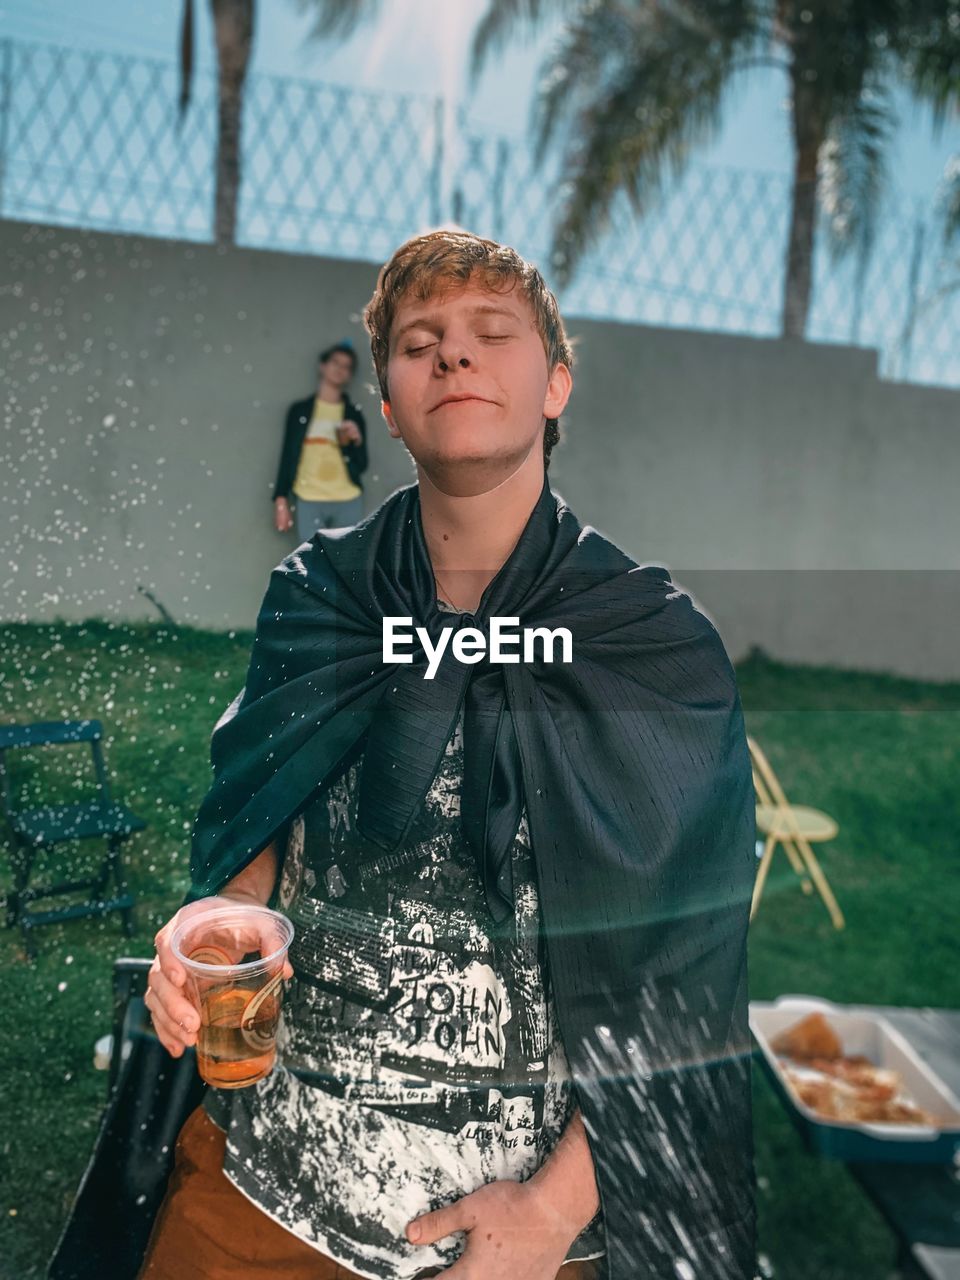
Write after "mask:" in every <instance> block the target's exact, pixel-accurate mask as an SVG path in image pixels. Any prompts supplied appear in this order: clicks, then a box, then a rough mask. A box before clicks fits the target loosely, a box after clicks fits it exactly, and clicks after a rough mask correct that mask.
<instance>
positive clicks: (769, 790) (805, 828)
mask: <svg viewBox="0 0 960 1280" xmlns="http://www.w3.org/2000/svg"><path fill="white" fill-rule="evenodd" d="M747 745H748V746H749V748H750V761H751V764H752V766H753V786H754V790H755V791H756V793H757V801H758V804H757V828H758V829H759V830H760V831H762V832H763V834H764V836H765V837H766V839H765V841H764V845H763V856H762V857H761V859H760V870H759V871H758V872H757V880H756V884H755V885H754V888H753V903H752V905H751V907H750V919H751V920H752V919H753V917H754V916H755V915H756V914H757V908H758V907H759V905H760V895H761V894H762V893H763V886H764V884H765V883H766V880H767V874H768V872H769V870H770V863H771V861H772V859H773V851H774V849H775V848H776V847H777V845H778V844H780V845H783V850H784V853H786V855H787V857H788V858H789V860H790V865H791V866H792V867H793V869H794V871H795V872H796V873H797V875H798V876H799V877H800V880H801V883H802V885H803V889H804V892H806V893H810V891H811V890H810V881H811V880H812V881H813V883H814V884H815V885H816V887H817V892H818V893H819V894H820V897H821V898H822V899H823V902H824V905H825V906H826V908H827V910H828V911H829V912H830V919H831V920H832V921H833V926H834V928H835V929H842V928H843V926H844V923H845V922H844V919H843V912H842V911H841V910H840V907H839V905H838V903H837V900H836V898H835V897H834V896H833V890H832V889H831V888H830V885H829V884H828V883H827V877H826V876H825V875H824V874H823V870H822V869H821V867H820V863H819V862H818V861H817V859H816V857H815V856H814V852H813V850H812V849H811V848H810V845H811V843H817V842H820V841H823V840H832V839H833V837H834V836H835V835H836V834H837V831H838V830H839V827H838V826H837V824H836V822H834V820H833V818H831V817H830V815H829V814H828V813H822V812H821V811H820V810H819V809H810V808H808V807H807V806H806V805H801V804H790V802H789V801H788V800H787V797H786V795H785V794H784V791H783V787H781V785H780V783H779V781H778V779H777V775H776V774H775V773H774V771H773V769H772V768H771V767H770V762H769V760H767V757H766V756H765V755H764V754H763V752H762V751H761V750H760V748H759V746H758V745H757V743H756V742H755V741H754V740H753V738H747ZM807 876H809V877H810V879H809V880H808V879H807Z"/></svg>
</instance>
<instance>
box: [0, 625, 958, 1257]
mask: <svg viewBox="0 0 960 1280" xmlns="http://www.w3.org/2000/svg"><path fill="white" fill-rule="evenodd" d="M250 641H251V636H250V635H249V634H240V633H236V634H235V633H230V634H213V633H208V632H201V631H195V630H191V629H189V628H165V629H160V628H154V627H147V626H137V627H134V626H129V625H112V624H108V623H102V622H96V623H87V624H83V625H66V624H57V625H52V626H42V627H40V626H9V627H5V628H0V672H2V683H0V721H11V720H16V721H30V720H42V719H51V720H55V719H82V718H85V717H96V718H99V719H100V720H102V721H103V724H104V729H105V748H106V755H107V763H108V767H109V769H110V772H111V775H112V778H113V786H114V788H115V791H116V794H117V796H118V798H119V799H122V800H123V801H125V802H126V803H127V804H128V805H129V806H130V807H131V808H132V809H134V810H135V811H136V812H137V813H138V814H140V815H141V816H142V817H143V818H145V819H146V820H147V822H148V824H149V825H148V828H147V830H146V831H145V832H143V833H141V834H139V835H137V836H136V837H134V838H133V839H132V840H131V842H130V843H129V845H128V846H127V848H128V853H127V859H126V861H127V868H128V876H129V881H130V886H131V888H132V889H133V892H134V894H135V896H136V899H137V904H138V905H137V933H136V936H135V937H134V938H131V939H126V938H124V936H123V934H122V933H121V930H120V921H119V917H118V916H113V917H108V918H106V919H101V920H82V921H74V922H72V923H70V924H67V925H58V926H51V927H49V928H47V929H43V930H41V931H39V932H38V934H37V935H36V938H37V950H38V955H37V958H36V960H35V961H33V962H29V961H28V960H27V958H26V956H25V954H24V952H23V950H22V947H21V944H20V938H19V935H18V934H15V933H14V932H13V931H12V930H6V931H5V932H4V933H2V934H0V949H2V950H0V961H2V970H3V974H4V981H5V990H4V1002H3V1008H4V1016H5V1018H6V1024H7V1040H6V1042H5V1053H4V1066H5V1069H4V1071H3V1072H2V1073H0V1116H2V1118H3V1127H2V1134H0V1156H2V1159H0V1224H2V1226H0V1275H4V1276H8V1277H10V1278H11V1280H13V1278H16V1280H30V1278H31V1277H37V1276H40V1275H42V1274H43V1270H44V1264H45V1262H46V1260H47V1258H48V1256H49V1254H50V1252H51V1250H52V1247H53V1244H54V1242H55V1239H56V1236H57V1233H58V1232H59V1229H60V1226H61V1224H62V1222H63V1220H64V1218H65V1216H66V1213H67V1211H68V1209H69V1205H70V1202H71V1198H72V1196H73V1193H74V1191H75V1189H76V1186H77V1183H78V1181H79V1178H80V1175H81V1173H82V1171H83V1168H84V1165H85V1163H86V1160H87V1157H88V1155H89V1151H90V1146H91V1142H92V1140H93V1136H94V1133H95V1131H96V1125H97V1122H98V1119H99V1116H100V1112H101V1108H102V1106H103V1102H104V1093H105V1087H106V1079H105V1075H104V1074H103V1073H101V1072H97V1071H95V1070H94V1069H93V1065H92V1058H93V1045H94V1041H95V1040H96V1039H97V1038H98V1037H99V1036H101V1035H103V1034H105V1033H106V1032H107V1031H108V1030H109V1026H110V972H111V965H112V962H113V960H114V958H115V957H117V956H119V955H143V956H148V955H151V954H152V940H153V935H154V933H155V931H156V929H157V928H158V927H159V926H160V925H161V924H162V923H163V922H164V921H165V920H166V919H167V918H168V917H169V915H170V914H171V912H172V911H173V910H174V908H175V907H176V906H177V904H178V903H179V901H180V899H181V897H182V895H183V892H184V890H185V889H186V887H187V883H188V857H189V829H190V826H191V824H192V819H193V815H194V813H195V811H196V808H197V805H198V804H199V802H200V800H201V798H202V796H203V794H204V792H205V790H206V786H207V782H208V778H209V771H208V760H207V744H208V741H209V736H210V731H211V728H212V726H213V723H214V721H215V719H216V718H217V716H218V715H219V714H220V712H221V711H222V710H223V709H224V707H225V706H226V705H227V703H228V702H229V701H230V699H231V698H232V697H233V696H234V694H235V693H236V692H237V691H238V689H239V688H240V686H241V685H242V683H243V679H244V674H245V670H246V661H247V654H248V651H249V645H250ZM740 678H741V687H742V690H743V698H744V705H745V708H746V714H747V723H748V728H749V730H750V732H751V733H753V734H754V736H756V737H757V738H758V739H759V741H760V742H761V743H762V745H763V746H764V748H765V750H766V752H767V754H768V757H769V759H770V761H771V763H772V764H773V766H774V768H775V769H776V770H777V772H778V774H779V776H780V778H781V781H782V782H783V784H784V786H785V788H786V790H787V794H788V795H789V796H790V797H791V798H792V799H793V800H795V801H796V802H798V803H809V804H814V805H816V806H817V807H820V808H823V809H826V810H827V811H828V812H829V813H831V814H833V815H834V817H836V819H837V820H838V822H839V823H840V834H839V836H838V838H837V839H836V840H835V841H834V842H833V843H832V844H830V845H829V846H827V847H826V848H824V849H823V850H822V859H821V860H822V864H823V866H824V869H825V871H826V873H827V875H828V877H829V879H830V882H831V884H832V886H833V888H834V891H835V893H836V894H837V897H838V898H839V900H840V905H841V906H842V908H843V910H844V913H845V915H846V918H847V928H846V929H845V930H844V931H842V932H837V931H835V930H834V929H833V927H832V926H831V924H830V921H829V918H828V916H827V913H826V911H825V910H824V908H823V906H822V904H821V903H820V901H819V899H817V898H814V897H807V896H805V895H804V894H803V893H801V891H800V889H799V886H798V884H797V882H796V880H795V877H794V876H793V873H792V871H791V870H790V869H789V865H788V864H787V862H786V859H785V858H783V855H782V854H778V859H779V860H778V861H775V863H774V869H773V871H772V873H771V876H770V879H769V881H768V884H767V889H766V892H765V895H764V901H763V904H762V906H761V909H760V912H759V914H758V916H757V918H756V920H755V922H754V924H753V926H752V930H751V984H752V995H753V996H754V997H755V998H759V999H770V998H772V997H775V996H776V995H779V994H781V993H784V992H800V993H808V994H817V995H822V996H826V997H828V998H830V999H833V1000H838V1001H858V1002H867V1003H878V1004H903V1005H934V1006H938V1005H939V1006H953V1007H956V1006H957V1005H958V1003H960V998H958V997H960V992H958V990H957V984H956V979H955V977H954V974H955V969H956V965H955V955H956V926H957V920H958V910H957V906H958V901H957V898H958V893H957V878H956V874H955V870H953V869H954V868H955V866H956V841H957V834H956V833H957V831H958V829H960V788H958V777H957V768H956V763H957V758H958V752H957V745H958V730H960V685H933V684H923V683H919V682H915V681H906V680H899V679H893V678H887V677H881V676H865V675H858V674H850V673H841V672H837V671H832V670H814V669H810V668H791V667H786V666H781V665H779V664H775V663H772V662H769V661H766V660H762V659H759V658H757V659H753V660H751V661H749V662H747V663H745V664H744V665H743V667H742V668H741V671H740ZM17 756H18V757H19V758H17V759H16V762H15V763H14V760H13V759H12V760H11V764H12V768H11V781H12V785H13V789H14V793H15V798H16V800H17V802H18V803H30V802H31V801H33V802H36V800H37V798H38V797H40V796H42V797H43V798H44V799H63V800H68V799H71V798H74V797H75V796H76V795H77V794H78V789H77V775H78V769H79V766H81V765H82V767H83V769H84V770H85V771H88V770H89V748H88V747H80V746H75V747H68V748H55V749H50V750H46V751H42V750H38V751H35V752H32V753H30V754H29V756H28V755H27V754H26V753H23V755H22V756H21V753H17ZM87 776H89V774H88V775H87ZM0 843H2V850H3V852H4V853H7V852H8V849H9V845H8V844H7V843H6V833H5V832H0ZM47 870H48V873H49V874H51V875H55V876H56V875H58V868H57V862H56V861H55V860H53V859H51V861H50V863H49V864H48V866H47ZM43 872H44V867H43V866H42V865H40V866H38V874H37V878H38V879H39V878H43ZM9 885H10V878H9V873H8V862H7V859H6V858H4V859H3V865H2V868H0V890H2V891H5V890H6V889H7V888H9ZM755 1093H756V1141H757V1167H758V1177H759V1202H760V1221H761V1250H762V1252H763V1253H764V1254H765V1255H766V1256H767V1257H768V1258H769V1259H770V1262H771V1263H772V1266H773V1270H774V1273H775V1275H776V1276H777V1277H779V1278H780V1280H841V1278H842V1280H878V1278H882V1277H884V1276H885V1275H887V1274H888V1272H889V1271H890V1269H891V1268H892V1265H893V1261H894V1246H893V1241H892V1238H891V1236H890V1234H889V1232H888V1231H887V1230H886V1228H885V1227H884V1225H883V1223H882V1222H881V1221H880V1220H879V1218H878V1217H877V1215H876V1214H875V1213H874V1211H873V1210H872V1209H871V1208H870V1207H869V1205H868V1204H867V1202H866V1201H865V1199H864V1198H863V1196H862V1194H861V1193H860V1192H859V1190H858V1189H857V1187H856V1186H855V1185H854V1184H853V1182H852V1181H851V1179H850V1178H849V1176H848V1174H847V1173H846V1171H845V1169H844V1168H843V1166H841V1165H836V1164H829V1163H827V1162H825V1161H821V1160H818V1159H816V1158H814V1157H812V1156H810V1155H808V1154H807V1153H806V1152H805V1150H804V1149H803V1147H802V1145H801V1143H800V1141H799V1138H798V1137H797V1136H796V1134H795V1132H794V1130H793V1128H792V1127H791V1125H790V1123H789V1121H788V1120H787V1118H786V1115H785V1113H784V1111H783V1109H782V1107H781V1106H780V1104H779V1103H778V1102H777V1101H776V1099H775V1098H774V1097H773V1095H772V1093H771V1091H770V1089H769V1087H768V1086H767V1084H766V1082H765V1081H764V1080H763V1078H762V1077H761V1076H760V1073H759V1071H758V1072H757V1079H756V1088H755Z"/></svg>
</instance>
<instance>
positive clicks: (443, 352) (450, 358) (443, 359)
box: [437, 334, 472, 373]
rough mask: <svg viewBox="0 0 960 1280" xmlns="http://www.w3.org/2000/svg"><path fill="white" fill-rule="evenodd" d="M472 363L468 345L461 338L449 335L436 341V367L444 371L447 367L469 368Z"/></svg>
mask: <svg viewBox="0 0 960 1280" xmlns="http://www.w3.org/2000/svg"><path fill="white" fill-rule="evenodd" d="M471 363H472V359H471V354H470V350H469V347H468V345H467V343H466V341H464V340H463V339H462V338H457V337H456V336H454V335H452V334H451V335H449V336H446V337H444V338H442V339H441V341H440V342H438V343H437V367H438V368H439V369H440V370H441V371H442V372H444V373H446V372H447V371H448V370H449V369H453V368H458V369H469V368H470V365H471Z"/></svg>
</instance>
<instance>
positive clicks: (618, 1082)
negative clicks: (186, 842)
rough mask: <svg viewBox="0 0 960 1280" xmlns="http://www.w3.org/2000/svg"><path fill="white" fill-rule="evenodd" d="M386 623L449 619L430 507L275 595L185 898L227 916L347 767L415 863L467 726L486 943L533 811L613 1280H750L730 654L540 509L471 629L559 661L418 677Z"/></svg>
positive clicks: (344, 540)
mask: <svg viewBox="0 0 960 1280" xmlns="http://www.w3.org/2000/svg"><path fill="white" fill-rule="evenodd" d="M387 615H391V616H396V615H405V616H409V617H411V618H413V619H415V620H416V621H417V622H418V623H421V624H422V625H424V626H425V627H426V628H427V630H428V633H429V635H430V637H431V639H432V641H433V643H434V644H436V642H437V640H438V638H439V633H440V629H441V627H442V626H444V625H447V621H446V619H447V618H448V617H449V615H441V614H440V612H439V611H438V609H437V605H436V593H435V588H434V582H433V572H432V566H431V563H430V558H429V554H428V552H427V548H426V543H425V541H424V537H423V532H422V527H421V519H420V510H419V491H418V489H417V486H416V485H412V486H410V487H409V488H406V489H401V490H399V491H398V492H397V493H395V494H393V495H392V496H391V497H390V498H388V499H387V500H386V502H384V503H383V504H382V506H381V507H380V508H379V509H378V510H377V511H376V512H374V513H373V514H372V515H371V516H370V517H368V518H367V520H365V521H364V522H363V524H361V525H358V526H357V527H356V528H354V529H349V530H343V529H338V530H334V531H327V532H324V531H322V530H321V531H319V532H318V534H317V536H316V537H315V538H314V539H313V541H312V542H311V543H309V544H308V545H307V546H306V547H300V548H299V549H298V551H297V552H295V553H294V554H293V555H291V556H288V557H287V559H286V560H285V561H284V562H283V563H282V565H281V566H280V567H279V568H278V569H277V570H276V571H275V572H274V574H273V575H272V577H271V582H270V586H269V588H268V590H267V594H266V597H265V599H264V602H263V605H262V607H261V611H260V616H259V619H258V625H257V636H256V640H255V642H254V647H253V653H252V655H251V660H250V667H249V670H248V673H247V683H246V687H245V689H244V690H243V691H242V693H241V694H240V695H239V696H238V697H237V698H236V699H235V701H234V703H233V704H232V705H231V707H230V708H229V709H228V711H227V712H226V713H225V714H224V716H223V717H222V718H221V721H220V723H219V725H218V726H217V729H216V731H215V733H214V735H213V742H212V746H211V754H212V758H213V764H214V773H215V781H214V783H213V786H212V787H211V789H210V791H209V792H208V794H207V797H206V799H205V800H204V802H203V805H202V806H201V809H200V812H199V815H198V817H197V823H196V827H195V830H194V842H193V852H192V858H191V872H192V880H193V885H192V888H191V897H192V898H194V897H204V896H207V895H209V894H215V893H217V892H219V890H220V889H221V888H222V887H223V885H224V884H226V883H227V881H228V880H230V879H231V878H232V877H233V876H234V875H236V874H237V872H239V871H240V870H241V869H242V868H243V867H244V866H246V865H247V864H248V863H249V862H250V861H251V860H252V859H253V858H254V857H255V856H256V854H257V853H258V852H259V850H260V849H262V848H264V847H265V845H266V844H267V843H268V842H269V841H270V840H271V839H272V838H275V837H278V833H279V832H280V829H281V828H282V827H284V825H285V824H286V823H287V822H288V821H289V819H290V818H291V817H292V816H293V815H295V814H296V813H298V812H299V811H300V810H301V809H302V807H303V805H304V804H305V803H307V802H308V801H309V798H310V796H311V795H313V794H315V792H316V789H317V788H321V789H322V788H324V787H325V786H327V785H328V783H329V781H330V780H332V779H333V778H334V777H336V776H338V775H339V772H340V771H341V770H342V768H343V765H344V762H346V761H348V760H349V759H350V758H351V755H352V753H353V752H354V751H355V750H356V749H357V748H358V746H359V745H362V750H363V767H362V773H361V781H360V798H359V805H358V818H357V827H358V830H359V831H360V833H361V835H362V836H363V837H364V838H365V839H368V840H371V841H372V842H373V843H374V844H375V845H377V846H378V847H380V848H382V849H383V850H384V851H386V852H394V851H397V850H398V849H400V848H402V846H403V842H404V841H405V839H406V838H407V833H408V832H409V830H410V828H411V824H412V822H413V820H414V818H415V817H416V813H417V810H418V807H419V805H420V803H421V801H422V798H423V796H424V794H425V793H426V790H427V788H428V786H429V784H430V782H431V780H432V778H433V777H434V774H435V773H436V769H437V766H438V763H439V761H440V759H441V757H442V754H443V750H444V747H445V745H446V742H447V741H448V739H449V737H450V734H451V733H452V732H453V729H454V726H455V723H456V719H457V715H458V712H459V710H460V708H461V707H463V709H464V730H463V736H464V772H463V784H462V788H461V809H460V817H461V824H462V827H463V833H464V837H465V838H466V840H467V842H468V844H469V845H470V847H471V849H472V851H473V852H474V855H475V857H476V860H477V869H478V874H479V875H480V876H481V879H482V882H483V885H484V889H485V891H486V897H487V902H488V904H489V906H490V910H491V916H492V918H493V920H494V921H504V920H506V921H509V911H510V910H511V909H512V896H513V886H512V880H511V863H510V857H509V853H510V847H511V842H512V840H513V837H514V835H515V833H516V831H517V826H518V823H519V820H520V816H521V812H522V808H523V805H524V804H525V805H526V810H527V815H528V820H529V825H530V845H531V849H532V852H533V856H534V859H535V862H536V867H537V875H538V881H539V886H540V901H541V908H542V919H543V936H544V941H545V946H546V950H547V954H548V956H549V966H550V978H551V982H552V988H553V993H554V999H555V1002H556V1011H557V1019H558V1026H559V1029H560V1033H561V1037H562V1040H563V1046H564V1049H565V1051H566V1054H567V1058H568V1061H569V1062H570V1068H571V1072H572V1075H573V1079H574V1082H575V1086H576V1089H577V1095H578V1101H579V1105H580V1108H581V1111H582V1113H583V1118H584V1123H585V1125H586V1129H587V1135H588V1138H589V1140H590V1143H591V1151H592V1155H593V1160H594V1165H595V1167H596V1171H597V1179H598V1185H599V1190H600V1197H601V1201H602V1206H603V1213H604V1224H605V1231H606V1244H607V1259H606V1263H605V1270H604V1273H603V1274H604V1276H605V1278H606V1280H640V1278H642V1280H677V1277H678V1276H681V1275H688V1276H696V1277H697V1280H750V1278H751V1277H752V1276H753V1274H754V1261H755V1259H754V1229H755V1222H754V1195H753V1160H752V1129H751V1117H750V1038H749V1031H748V1026H747V982H746V977H747V971H746V938H747V922H748V918H749V911H750V899H751V894H752V890H753V878H754V869H755V866H756V859H755V858H754V854H753V850H754V838H755V832H754V798H753V786H752V781H751V776H750V762H749V757H748V754H747V746H746V737H745V734H744V727H743V719H742V715H741V711H740V703H739V699H738V697H737V689H736V683H735V680H734V675H733V670H732V668H731V666H730V663H729V661H728V660H727V657H726V655H725V653H724V651H723V646H722V644H721V642H720V639H719V637H718V635H717V633H716V631H715V630H714V629H713V627H712V626H711V625H710V623H709V622H708V621H707V619H706V618H705V617H704V616H703V614H702V613H700V612H699V611H698V610H697V608H696V607H695V605H694V604H693V602H692V601H691V599H690V598H689V596H687V595H685V594H684V593H683V592H682V591H680V590H678V589H677V588H676V586H675V585H674V584H673V583H672V582H671V581H670V579H669V577H668V576H667V574H666V573H665V572H664V571H663V570H662V569H657V568H655V567H652V566H647V567H641V566H639V565H638V564H637V563H636V561H634V560H632V559H631V558H630V557H629V556H627V555H626V554H625V553H624V552H623V551H621V550H620V549H619V548H618V547H616V546H615V545H614V544H613V543H611V542H609V541H608V540H607V539H606V538H604V537H603V535H602V534H600V533H598V532H597V531H596V530H595V529H591V528H589V527H584V526H582V525H581V524H580V522H579V521H578V520H577V518H576V516H575V515H574V514H573V512H571V511H570V510H569V508H567V507H566V506H565V505H564V504H563V502H562V500H560V499H558V498H557V496H556V495H555V494H553V493H552V492H551V490H550V488H549V486H548V485H547V484H544V489H543V492H542V495H541V498H540V500H539V502H538V503H537V505H536V507H535V508H534V511H533V513H532V514H531V517H530V519H529V521H528V522H527V525H526V527H525V529H524V532H523V534H522V536H521V538H520V540H519V542H518V543H517V546H516V547H515V548H514V550H513V552H512V553H511V555H510V557H509V558H508V559H507V561H506V563H505V564H504V566H503V567H502V568H501V569H500V571H499V573H498V574H497V576H496V577H495V578H494V579H493V581H492V582H491V583H490V585H489V586H488V587H487V589H486V591H485V592H484V595H483V598H482V600H481V601H480V604H479V606H478V608H477V610H476V612H475V614H474V615H464V616H463V618H462V619H461V620H460V621H461V626H463V625H467V626H476V627H478V628H486V627H487V626H488V624H489V619H490V618H491V617H494V616H498V617H506V616H510V617H512V616H517V617H519V618H521V619H522V621H523V624H524V625H525V626H534V627H535V626H543V627H547V628H549V629H553V628H555V627H556V626H558V625H562V626H564V627H567V628H569V630H570V632H571V635H572V638H573V646H572V647H573V661H572V662H570V663H567V662H545V661H537V662H532V663H522V664H516V665H510V664H505V665H502V666H501V665H498V664H493V663H491V662H489V661H487V660H484V662H483V664H482V665H462V664H461V663H460V662H458V661H457V660H456V658H455V656H454V653H453V646H449V647H448V648H447V650H446V652H445V654H444V657H443V660H442V661H441V663H440V666H439V668H438V670H437V673H436V677H435V678H434V679H432V680H429V681H428V680H424V679H423V674H424V670H425V667H426V659H425V656H423V655H421V654H420V653H417V654H416V655H415V657H414V658H413V661H412V663H411V664H409V665H404V664H396V663H384V661H383V649H382V619H383V618H384V617H385V616H387ZM278 844H279V845H280V847H281V849H282V848H283V842H282V840H279V839H278ZM498 927H501V928H503V927H509V926H508V924H501V925H499V926H498Z"/></svg>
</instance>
